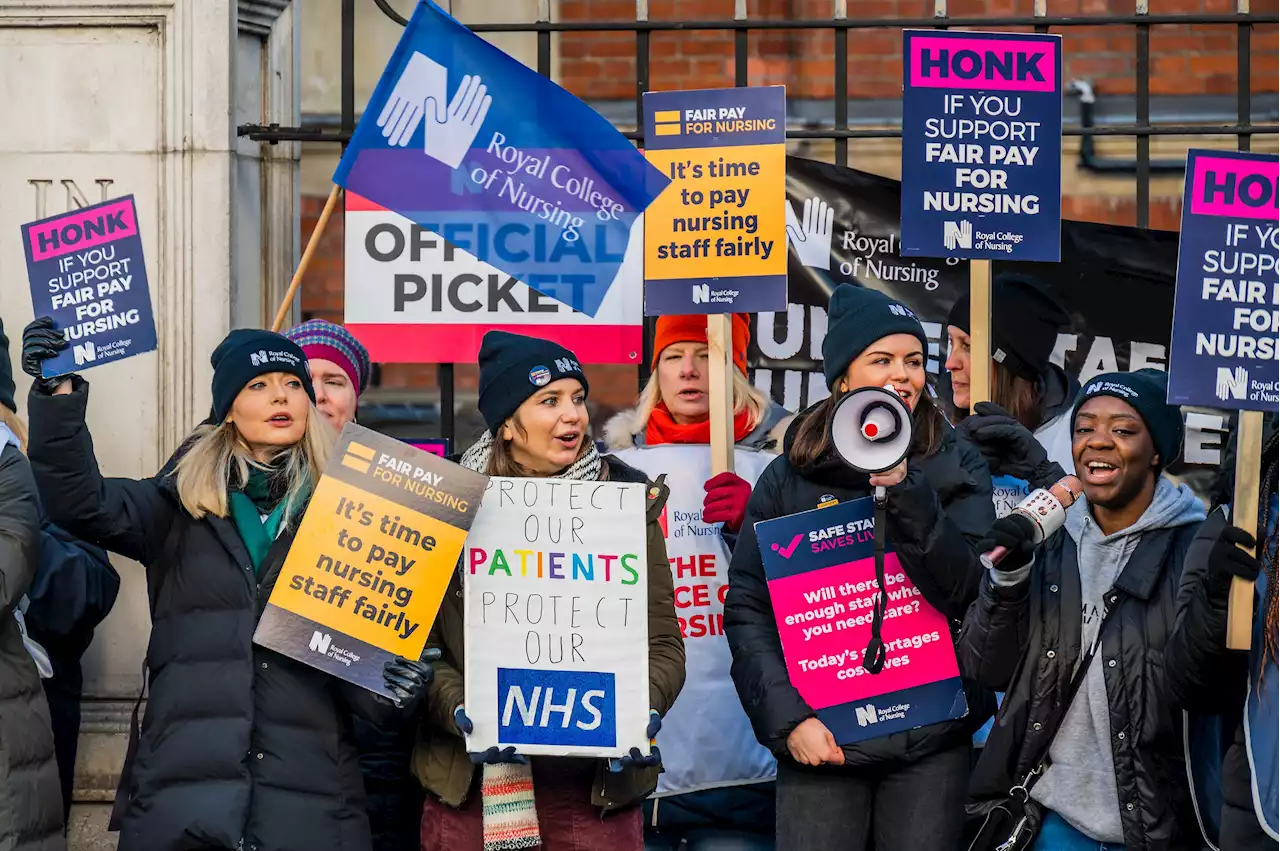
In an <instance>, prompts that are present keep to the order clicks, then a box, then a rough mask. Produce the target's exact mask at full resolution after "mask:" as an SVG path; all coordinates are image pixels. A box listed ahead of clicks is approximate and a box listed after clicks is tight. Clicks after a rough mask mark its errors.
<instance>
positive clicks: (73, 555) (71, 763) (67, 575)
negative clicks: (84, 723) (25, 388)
mask: <svg viewBox="0 0 1280 851" xmlns="http://www.w3.org/2000/svg"><path fill="white" fill-rule="evenodd" d="M14 390H15V386H14V383H13V367H12V364H11V362H10V360H9V339H8V337H6V336H5V333H4V323H3V322H0V425H3V426H4V427H6V428H7V429H8V433H9V434H11V435H14V436H15V437H16V438H17V440H18V444H17V445H18V449H19V450H20V451H22V452H26V449H27V429H26V426H25V425H24V424H23V422H22V420H20V419H19V418H18V404H17V401H16V399H15V396H14ZM119 590H120V576H119V574H117V573H116V571H115V568H113V567H112V566H111V561H110V560H109V559H108V558H107V554H106V552H105V551H104V550H102V549H101V548H99V547H93V546H90V545H88V544H86V543H84V542H83V541H78V540H76V539H75V538H73V537H71V536H70V535H68V534H67V533H66V532H64V531H63V530H61V529H59V528H58V527H57V526H55V525H53V524H52V523H50V522H48V520H47V519H45V517H44V516H43V511H41V518H40V557H39V562H38V564H37V566H36V573H35V577H34V578H33V579H32V580H31V586H30V587H29V588H28V589H27V592H26V594H25V595H24V596H23V598H22V599H21V600H20V601H19V605H18V613H17V617H18V619H19V625H20V626H24V627H25V630H26V636H27V649H28V651H29V652H30V653H31V656H32V659H34V660H35V661H36V668H37V670H38V671H39V672H40V677H41V684H42V685H43V686H44V694H45V699H46V700H47V701H48V704H49V716H50V719H51V721H52V723H53V742H54V751H55V753H56V755H57V762H58V778H59V780H60V781H61V788H62V815H63V821H64V822H65V821H66V819H67V818H68V817H69V816H70V813H71V793H72V789H73V788H74V784H75V772H76V752H77V751H78V749H79V741H80V698H81V697H82V695H83V692H84V675H83V672H82V671H81V669H80V657H81V656H83V655H84V653H85V651H86V650H88V649H89V645H90V643H92V641H93V631H94V628H95V627H97V625H98V624H99V623H101V622H102V620H103V618H105V617H106V616H107V614H108V613H109V612H110V611H111V607H112V606H113V605H114V604H115V601H116V593H117V592H118V591H119ZM0 847H3V846H0Z"/></svg>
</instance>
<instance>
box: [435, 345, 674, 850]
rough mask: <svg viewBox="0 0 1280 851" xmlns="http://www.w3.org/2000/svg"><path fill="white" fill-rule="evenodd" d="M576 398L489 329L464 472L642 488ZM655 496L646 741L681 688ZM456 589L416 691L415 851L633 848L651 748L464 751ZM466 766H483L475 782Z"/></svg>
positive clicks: (651, 776) (659, 493)
mask: <svg viewBox="0 0 1280 851" xmlns="http://www.w3.org/2000/svg"><path fill="white" fill-rule="evenodd" d="M587 390H588V386H587V377H586V375H585V374H584V373H583V371H582V367H581V366H580V364H579V362H578V357H577V355H575V354H574V353H573V352H571V351H569V350H568V349H565V348H564V347H562V346H559V345H557V344H556V343H552V342H549V341H546V340H540V339H536V338H533V337H523V336H520V335H517V334H508V333H506V332H503V331H490V332H489V333H487V334H486V335H485V337H484V341H483V343H482V345H481V347H480V400H479V401H480V404H479V407H480V413H481V415H482V416H483V417H484V421H485V425H486V426H487V427H488V430H487V431H486V432H485V433H484V435H483V436H482V437H481V438H480V440H479V441H477V442H476V444H475V445H473V446H472V447H471V448H470V449H468V450H467V451H466V453H465V454H464V455H463V456H462V466H464V467H467V468H468V469H471V470H475V471H477V472H480V473H485V474H487V475H490V476H527V477H533V478H553V479H565V480H569V481H590V482H595V481H604V480H611V481H618V482H635V483H645V482H647V479H646V477H645V475H644V474H643V473H641V472H639V471H638V470H635V469H632V468H631V467H628V466H627V465H625V464H623V463H621V462H620V461H618V460H617V459H614V458H612V457H610V456H601V455H600V454H599V453H598V452H597V451H596V447H595V444H594V443H593V442H592V440H591V437H590V425H591V423H590V419H589V416H588V414H587V405H586V401H587ZM666 499H667V489H666V487H665V486H664V485H662V484H654V485H650V486H649V488H648V491H647V499H646V503H647V504H646V518H647V549H648V559H647V563H648V582H647V587H648V633H649V643H648V648H647V653H648V656H649V659H648V664H649V707H648V708H649V710H650V718H651V720H650V723H649V729H648V730H647V733H648V735H649V737H650V739H652V738H653V736H655V735H656V734H657V732H658V729H659V728H660V727H661V722H660V720H659V719H660V718H661V717H662V716H663V715H665V714H666V712H667V710H668V709H670V708H671V706H672V704H673V703H675V700H676V696H677V695H678V694H679V693H680V688H681V686H682V685H683V684H684V661H685V657H684V644H683V642H682V641H681V638H680V629H679V625H678V624H677V622H676V616H675V608H674V605H673V600H672V582H671V569H670V565H669V564H668V562H667V551H666V547H665V546H664V543H663V538H662V529H661V527H660V525H659V517H660V515H661V514H662V509H663V506H664V505H665V503H666ZM462 584H463V574H462V570H461V567H460V568H459V571H458V573H457V574H456V575H455V576H454V578H453V580H452V582H451V583H450V586H449V589H448V591H446V593H445V598H444V603H443V605H442V606H441V608H440V613H439V615H438V616H437V618H436V621H435V624H434V625H433V626H432V629H431V637H430V639H429V640H428V646H429V647H439V648H440V649H441V650H442V652H443V658H442V660H441V662H440V663H439V664H438V665H437V666H436V677H435V680H434V681H433V682H432V684H431V687H430V688H429V690H428V693H427V699H426V718H425V719H424V723H423V725H422V728H421V730H420V732H419V746H418V749H417V751H416V753H415V755H414V766H415V768H416V770H417V772H418V777H419V779H420V780H422V784H423V786H425V787H426V789H427V792H428V793H429V794H428V796H427V803H426V806H425V807H424V808H423V813H422V838H421V841H422V849H423V851H435V849H439V848H450V849H457V851H481V849H482V848H483V849H485V851H488V849H508V848H532V847H535V846H539V845H540V847H542V848H543V849H545V851H596V849H609V851H640V849H641V848H642V847H643V841H644V840H643V832H644V831H643V826H642V823H641V815H640V807H639V804H640V802H641V801H643V800H644V798H645V796H647V795H648V794H649V793H651V792H652V791H653V790H654V787H655V786H656V784H657V779H658V771H659V766H660V764H661V763H660V757H659V754H658V752H657V750H656V749H655V750H654V751H653V753H652V754H651V755H650V756H642V755H641V754H640V751H639V749H632V751H631V756H628V757H623V758H622V759H620V760H611V761H606V760H603V759H597V760H590V759H577V758H570V757H534V758H532V759H528V758H526V757H524V756H521V755H520V754H518V753H517V752H516V750H515V748H514V747H506V748H503V749H501V750H499V749H498V748H497V747H493V748H490V749H489V750H488V751H487V752H484V753H473V754H467V753H466V744H465V742H464V739H463V736H464V735H466V734H468V733H470V732H471V730H472V723H471V719H470V718H469V717H468V716H467V712H466V709H465V707H464V706H463V700H464V696H465V684H464V676H463V673H464V671H465V670H466V667H465V666H466V648H465V641H464V619H465V609H464V601H463V588H462ZM580 616H581V615H580ZM592 617H595V616H594V615H593V616H592ZM637 652H646V651H645V650H643V649H641V648H637ZM548 705H549V704H548ZM544 712H545V710H544ZM565 718H566V722H565V723H566V724H567V723H568V720H567V719H568V716H567V715H566V716H565ZM476 764H483V768H482V769H481V770H480V771H476V770H475V769H476Z"/></svg>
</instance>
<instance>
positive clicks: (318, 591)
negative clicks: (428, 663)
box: [253, 423, 487, 696]
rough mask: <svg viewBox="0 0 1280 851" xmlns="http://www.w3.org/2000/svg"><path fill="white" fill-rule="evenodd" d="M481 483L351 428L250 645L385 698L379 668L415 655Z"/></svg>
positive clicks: (446, 464)
mask: <svg viewBox="0 0 1280 851" xmlns="http://www.w3.org/2000/svg"><path fill="white" fill-rule="evenodd" d="M486 481H487V479H486V477H485V476H482V475H480V474H479V473H474V472H472V471H470V470H468V469H466V468H464V467H460V466H458V465H457V464H452V463H450V462H448V461H445V460H444V459H442V458H438V457H436V456H435V455H432V454H431V453H428V452H423V451H422V450H419V449H415V448H414V447H412V446H409V445H408V444H406V443H403V442H401V441H399V440H396V439H395V438H392V437H385V436H383V435H380V434H378V433H377V432H375V431H371V430H370V429H367V428H363V427H362V426H358V425H355V424H354V423H349V424H348V425H347V426H346V427H345V428H344V429H343V430H342V434H341V435H340V436H339V438H338V445H337V446H336V447H335V448H334V451H333V456H332V458H331V459H330V461H329V465H328V467H327V468H326V469H325V471H324V475H323V476H321V478H320V482H319V484H318V485H316V490H315V493H314V494H313V495H312V497H311V502H310V504H309V505H308V506H307V513H306V515H305V516H304V517H303V518H302V523H301V524H300V525H299V527H298V533H297V535H296V536H294V540H293V544H292V546H291V547H290V549H289V555H288V557H287V558H286V559H285V563H284V565H283V566H282V567H281V568H280V573H279V576H278V577H277V578H276V583H275V587H274V589H273V590H272V592H271V597H270V599H269V600H268V602H267V605H266V608H265V610H264V611H263V614H262V619H261V620H260V621H259V622H258V629H257V631H256V632H255V633H254V636H253V640H254V641H255V642H256V643H258V644H260V645H262V646H263V647H268V648H270V649H272V650H275V651H276V652H278V653H283V654H284V655H285V656H289V657H290V658H293V659H297V660H298V661H299V662H303V663H305V664H307V665H310V666H312V667H314V668H319V669H320V670H322V671H326V672H328V673H330V674H333V675H334V676H336V677H339V678H341V679H344V680H348V681H350V682H353V683H355V684H356V685H359V686H362V687H364V688H367V689H369V690H370V691H372V692H376V693H378V694H381V695H386V696H389V692H388V691H387V688H386V686H385V685H384V683H383V679H382V669H383V666H384V665H385V664H386V663H387V662H389V661H391V660H393V659H394V658H395V657H396V656H404V657H406V658H408V659H417V658H418V657H419V656H420V655H422V648H423V646H424V645H425V644H426V642H427V633H428V632H430V630H431V624H432V622H433V621H434V620H435V617H436V611H437V610H438V609H439V608H440V600H441V599H442V598H443V596H444V592H445V589H446V588H447V587H448V585H449V580H450V579H451V578H452V576H453V572H454V569H455V568H456V567H457V564H458V554H459V553H461V552H462V542H463V541H464V540H465V538H466V536H467V530H468V529H469V528H470V527H471V523H472V520H473V519H474V518H475V515H476V511H477V509H478V508H479V507H480V498H481V495H482V494H483V493H484V486H485V482H486Z"/></svg>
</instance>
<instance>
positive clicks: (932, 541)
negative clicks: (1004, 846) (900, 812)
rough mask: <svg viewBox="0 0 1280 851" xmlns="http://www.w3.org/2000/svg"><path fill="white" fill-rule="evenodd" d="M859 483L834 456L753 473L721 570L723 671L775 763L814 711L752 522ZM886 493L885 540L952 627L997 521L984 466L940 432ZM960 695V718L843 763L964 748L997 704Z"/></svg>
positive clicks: (983, 696)
mask: <svg viewBox="0 0 1280 851" xmlns="http://www.w3.org/2000/svg"><path fill="white" fill-rule="evenodd" d="M811 415H812V414H811V413H808V412H807V413H806V414H801V415H800V416H798V417H797V418H796V422H795V423H793V424H792V426H791V430H790V431H789V433H788V435H787V439H786V441H785V446H786V449H787V450H789V449H790V447H791V442H792V438H793V436H794V434H795V430H796V428H797V427H798V424H799V423H800V422H802V421H803V418H804V417H805V416H811ZM867 479H868V477H867V476H866V475H865V474H861V473H856V472H854V471H853V470H851V469H850V468H849V467H847V466H846V465H845V464H844V462H843V461H841V460H840V459H839V458H838V457H837V456H836V455H835V453H834V452H833V451H829V452H828V453H827V454H826V455H825V456H823V457H822V458H820V459H819V460H818V462H817V463H816V464H814V465H812V466H811V467H807V468H805V469H802V470H797V469H796V468H794V467H792V465H791V462H790V461H789V460H788V458H787V455H786V452H784V453H783V454H782V455H780V456H779V457H778V458H777V459H776V460H775V461H774V462H773V463H771V464H770V465H769V466H768V467H767V468H766V469H765V471H764V473H763V474H762V475H761V476H760V480H759V481H758V482H756V486H755V489H754V490H753V491H752V493H751V500H750V502H749V503H748V504H747V514H746V518H745V519H744V520H743V523H742V533H741V537H740V539H739V540H738V543H737V546H736V547H735V549H734V551H733V558H732V560H731V562H730V564H729V592H728V596H727V598H726V600H725V606H724V627H725V635H726V637H727V638H728V640H729V648H730V650H732V652H733V664H732V667H731V668H730V673H731V674H732V676H733V682H734V685H735V686H736V687H737V690H738V698H739V699H740V700H741V701H742V706H743V709H745V710H746V713H747V716H748V717H749V718H750V719H751V725H752V727H753V728H754V730H755V734H756V738H757V739H758V740H759V741H760V743H761V744H762V745H764V746H765V747H767V748H769V749H770V750H771V751H773V753H774V755H775V756H777V757H778V759H781V760H790V759H791V755H790V753H789V751H788V750H787V737H788V736H789V735H790V734H791V731H792V730H794V729H795V728H796V727H797V726H798V725H799V724H800V722H801V721H804V720H805V719H807V718H812V717H815V716H816V714H817V713H815V712H814V710H813V709H812V708H811V707H810V706H809V705H808V704H807V703H805V701H804V698H802V697H801V696H800V692H799V691H797V690H796V688H795V686H793V685H792V684H791V680H790V679H789V678H788V676H787V666H786V663H785V661H784V659H783V655H782V643H781V641H780V640H779V638H778V627H777V623H776V621H775V620H774V616H773V604H772V602H771V601H770V598H769V589H768V587H767V584H766V580H765V573H764V565H763V563H762V561H761V559H760V551H759V549H758V547H757V543H756V533H755V524H756V523H758V522H760V521H762V520H771V519H773V518H776V517H785V516H786V515H789V514H796V513H798V512H801V511H808V510H810V509H813V508H817V507H818V505H819V504H820V503H823V502H827V501H829V500H830V499H832V498H835V499H838V500H840V501H841V502H844V501H847V500H851V499H860V498H862V497H866V496H869V495H870V494H871V487H870V484H869V482H868V480H867ZM888 493H889V499H888V508H887V521H888V522H887V526H888V529H887V531H888V540H889V541H890V542H891V544H892V546H893V547H894V548H895V549H896V550H897V553H898V559H899V561H900V562H901V564H902V568H903V570H904V571H905V572H906V574H907V576H908V577H910V578H911V581H912V582H913V583H915V585H916V587H917V588H918V589H919V590H920V593H921V594H922V595H923V596H924V598H925V600H926V601H927V602H928V603H929V605H931V606H933V607H934V608H935V609H937V610H938V611H940V612H942V613H943V614H944V615H946V616H947V618H948V619H950V620H951V621H952V623H953V624H954V625H955V626H956V627H957V628H958V626H959V623H960V620H961V619H962V618H963V617H964V613H965V611H966V609H968V607H969V603H970V602H972V601H973V599H974V597H975V596H976V595H977V593H978V580H979V578H980V576H981V574H982V566H981V564H980V563H979V561H978V555H977V553H976V552H975V550H974V544H976V543H977V541H978V540H979V539H980V538H981V537H982V535H983V534H984V533H985V532H986V531H987V530H988V529H989V528H990V527H991V524H992V523H993V522H994V521H995V509H994V507H993V506H992V502H991V475H990V473H989V472H988V471H987V465H986V462H985V461H984V460H983V458H982V455H981V454H979V453H978V451H977V450H976V449H975V448H974V447H972V446H971V445H969V444H968V443H965V442H963V441H961V440H960V439H958V438H957V437H956V436H955V433H954V432H953V431H952V430H951V429H950V428H948V429H947V431H946V434H945V436H944V438H943V441H942V445H941V448H940V449H939V451H938V452H936V453H934V454H933V455H928V456H919V455H913V456H911V457H910V458H909V459H908V468H907V477H906V479H905V480H904V481H903V482H902V483H900V484H898V485H895V486H894V487H892V488H889V491H888ZM965 691H966V695H967V697H968V700H969V714H968V715H967V716H966V717H965V718H961V719H957V720H954V721H946V722H942V723H939V724H933V725H930V726H928V727H923V728H921V729H918V730H909V731H906V732H902V733H894V734H893V735H890V736H884V737H881V738H877V739H869V740H866V741H862V742H858V743H856V744H851V745H846V746H845V747H844V754H845V764H846V765H850V766H858V765H868V764H874V763H879V762H883V761H888V760H907V761H914V760H917V759H920V758H921V757H924V756H928V755H930V754H933V753H936V752H938V751H941V750H944V749H946V748H951V747H956V746H959V745H963V744H966V743H967V742H968V741H969V740H970V737H971V736H972V734H973V731H974V730H976V729H978V728H979V727H981V726H982V724H983V723H984V722H985V721H986V719H987V718H988V717H990V715H991V712H992V710H993V709H994V706H995V703H994V698H993V697H992V696H991V694H990V693H988V692H983V691H982V690H981V689H979V688H977V687H976V686H974V685H973V684H971V683H966V685H965Z"/></svg>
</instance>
